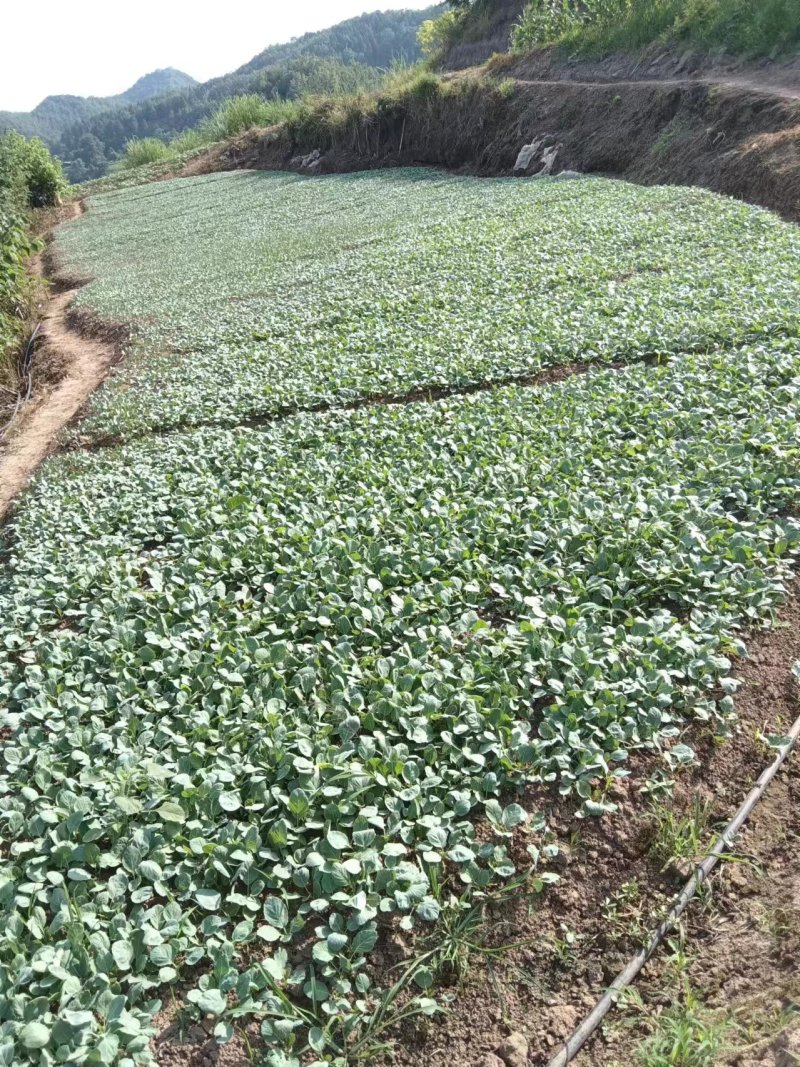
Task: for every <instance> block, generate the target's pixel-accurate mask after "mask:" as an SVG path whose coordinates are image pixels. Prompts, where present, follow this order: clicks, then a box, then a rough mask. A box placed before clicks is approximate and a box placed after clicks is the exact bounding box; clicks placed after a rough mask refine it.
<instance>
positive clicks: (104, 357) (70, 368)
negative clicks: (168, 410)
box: [0, 201, 114, 519]
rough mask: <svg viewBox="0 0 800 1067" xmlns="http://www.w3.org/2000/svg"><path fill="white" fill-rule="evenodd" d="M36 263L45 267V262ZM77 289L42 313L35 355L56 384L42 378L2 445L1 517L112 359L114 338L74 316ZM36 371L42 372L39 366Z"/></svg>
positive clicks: (77, 209) (78, 207)
mask: <svg viewBox="0 0 800 1067" xmlns="http://www.w3.org/2000/svg"><path fill="white" fill-rule="evenodd" d="M82 211H83V207H82V204H81V203H80V202H78V201H76V202H74V203H73V204H72V205H71V213H70V215H69V216H68V217H72V218H74V217H76V216H77V215H80V214H81V213H82ZM34 266H35V267H36V269H38V270H42V266H41V263H40V262H37V263H36V264H34ZM75 291H76V289H75V288H66V289H62V290H60V291H57V292H55V293H54V294H53V295H52V296H51V298H50V299H49V301H48V303H47V306H46V310H45V312H44V314H43V317H42V328H41V333H40V338H41V340H40V341H39V342H38V344H37V354H36V357H35V358H36V362H37V365H39V366H41V365H42V364H43V363H46V364H47V373H46V374H45V375H44V377H46V378H48V379H50V380H55V384H52V385H47V384H43V385H42V387H41V389H40V391H39V393H38V395H37V396H36V397H35V398H34V400H33V401H32V402H31V403H30V405H29V406H28V407H26V408H23V409H22V411H21V413H20V415H19V418H18V423H17V426H16V428H14V429H13V430H12V435H11V437H10V438H9V440H8V442H7V444H6V445H5V446H4V448H3V449H2V451H0V519H2V518H3V517H4V516H5V515H6V513H7V512H8V510H9V508H10V507H11V505H12V503H13V501H14V499H15V497H16V496H17V494H18V493H19V492H20V491H21V490H22V489H23V488H24V487H25V486H26V485H27V483H28V481H29V480H30V478H31V476H32V475H33V473H34V472H35V470H36V468H37V467H38V466H39V464H40V463H41V462H42V461H43V460H44V459H45V458H46V457H47V456H48V455H49V453H50V452H52V451H53V449H54V448H55V446H56V444H57V441H58V437H59V434H60V433H61V431H62V430H63V428H64V427H65V426H66V425H67V424H68V423H69V422H70V421H71V420H72V419H73V418H74V417H75V415H77V414H78V412H79V411H80V409H81V408H82V407H83V405H84V404H85V403H86V401H87V400H88V398H89V397H90V396H91V394H92V393H93V392H94V390H95V389H96V388H97V386H98V385H99V384H100V383H101V382H102V380H103V378H104V377H105V376H106V374H107V372H108V369H109V367H110V365H111V363H112V360H113V355H114V349H113V346H112V345H111V344H109V343H107V342H106V341H104V340H100V339H96V338H92V337H89V336H87V335H86V334H85V333H82V332H81V331H80V330H79V329H78V328H76V325H75V323H74V322H73V321H71V319H70V315H69V305H70V303H71V301H72V298H73V296H74V295H75ZM35 373H36V374H37V377H39V378H41V377H42V375H41V374H40V373H39V371H38V370H36V372H35Z"/></svg>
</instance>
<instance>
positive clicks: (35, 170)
mask: <svg viewBox="0 0 800 1067" xmlns="http://www.w3.org/2000/svg"><path fill="white" fill-rule="evenodd" d="M67 188H68V185H67V181H66V179H65V177H64V171H63V170H62V167H61V161H60V160H58V159H54V158H53V156H52V155H51V154H50V152H49V151H48V149H47V147H46V145H45V144H44V143H43V142H42V141H40V140H39V138H38V137H32V138H31V139H30V140H29V141H28V140H26V139H25V138H24V137H23V136H22V134H19V133H17V132H16V131H15V130H10V131H9V132H8V133H6V134H4V135H3V136H2V137H0V206H2V205H5V207H6V208H13V209H14V210H15V211H18V212H24V211H25V210H26V209H27V208H31V207H49V206H50V205H52V204H57V203H58V202H59V201H60V199H61V196H62V195H63V194H64V193H65V192H66V191H67Z"/></svg>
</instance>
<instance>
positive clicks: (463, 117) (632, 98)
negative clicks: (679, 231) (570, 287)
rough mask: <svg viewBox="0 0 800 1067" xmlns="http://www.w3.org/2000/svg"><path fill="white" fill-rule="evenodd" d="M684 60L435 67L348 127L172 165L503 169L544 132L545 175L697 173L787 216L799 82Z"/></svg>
mask: <svg viewBox="0 0 800 1067" xmlns="http://www.w3.org/2000/svg"><path fill="white" fill-rule="evenodd" d="M688 62H689V61H688V60H687V61H686V63H685V64H684V65H683V67H682V68H681V71H677V70H676V69H675V63H671V64H667V65H665V64H656V66H655V67H654V68H653V67H650V68H648V69H647V70H646V72H645V75H646V76H641V72H639V71H637V70H636V68H635V64H633V63H629V64H627V65H626V64H622V65H620V66H618V67H617V68H611V67H605V66H602V65H600V66H598V64H592V63H588V64H578V63H568V64H566V65H564V64H559V61H558V60H557V58H556V57H554V56H553V55H552V54H548V55H546V56H544V57H541V56H540V57H536V58H535V59H530V58H529V59H525V60H522V61H515V60H514V59H513V58H511V57H508V58H507V59H506V60H505V61H503V62H496V63H494V64H492V65H491V70H490V71H489V73H491V74H492V75H493V77H492V78H487V77H486V76H485V75H486V73H487V71H486V69H485V68H484V69H480V70H472V71H466V72H464V71H462V72H457V73H454V74H451V75H449V79H450V81H451V82H452V83H453V84H452V88H451V91H449V92H445V93H440V94H439V95H438V96H437V97H435V98H433V99H427V98H426V99H425V100H424V101H422V102H420V103H419V104H418V105H414V106H412V108H411V109H410V110H409V112H408V113H407V114H405V115H395V116H388V117H387V116H382V117H381V118H380V119H375V118H374V117H373V118H370V119H369V120H365V122H364V129H363V131H362V132H361V133H360V135H359V136H353V133H352V131H351V130H348V131H346V133H342V134H338V135H337V133H336V132H335V131H334V132H332V133H331V134H330V135H328V137H327V140H324V141H322V142H320V134H319V132H318V131H315V132H314V133H313V134H312V133H310V134H308V135H304V134H300V135H299V136H297V137H292V136H289V135H288V134H287V133H286V132H284V131H282V130H280V129H277V128H276V129H273V130H269V131H263V130H262V131H251V132H250V133H248V134H246V135H244V136H243V137H241V138H239V139H237V140H236V141H235V142H232V143H231V144H227V145H225V146H222V147H218V148H216V149H214V150H213V151H212V152H210V153H209V154H208V155H206V156H201V157H198V158H197V159H195V160H193V161H192V163H191V164H190V166H189V168H188V169H187V171H186V173H191V174H197V173H204V172H207V171H212V170H220V169H223V170H224V169H231V168H235V167H263V168H279V169H285V168H287V166H290V165H292V161H293V160H295V159H297V158H298V157H302V156H303V155H305V154H307V153H312V152H314V151H315V150H318V151H320V152H321V153H322V157H321V159H320V160H319V161H318V162H315V163H314V169H315V170H317V171H318V172H321V173H325V172H329V171H345V170H357V169H363V168H368V167H387V166H397V165H405V166H407V165H409V164H414V163H422V164H434V165H439V166H446V167H452V168H458V169H462V170H464V171H469V172H472V173H478V174H509V173H512V172H513V169H514V164H515V162H516V159H517V156H518V153H519V151H520V149H521V148H522V146H523V145H524V144H527V143H530V142H531V141H533V140H535V139H536V138H539V137H543V136H549V137H550V138H551V139H552V141H553V142H554V143H556V144H558V145H559V146H560V147H559V151H558V157H557V162H556V166H555V167H554V171H553V173H558V172H560V171H563V170H576V171H581V172H583V173H587V174H591V173H602V174H609V175H614V176H617V177H621V178H626V179H628V180H631V181H636V182H643V183H646V184H655V183H671V184H682V185H700V186H704V187H705V188H708V189H712V190H714V191H716V192H720V193H724V194H727V195H729V196H734V197H737V198H739V199H742V200H745V201H747V202H750V203H754V204H760V205H762V206H765V207H768V208H772V209H773V210H775V211H778V212H780V213H781V214H782V215H783V216H784V217H785V218H788V219H792V220H795V221H797V220H798V219H800V81H795V80H794V74H793V68H786V69H785V70H783V73H782V75H781V77H783V79H784V80H783V81H782V82H781V81H776V80H775V79H777V78H778V74H776V73H775V72H774V71H773V72H772V76H770V74H769V72H763V73H762V72H760V70H759V69H749V68H748V69H746V70H737V71H725V72H720V73H716V72H715V71H714V70H712V71H710V72H704V73H702V74H698V75H697V76H695V75H692V74H691V73H687V72H686V71H685V67H686V66H687V65H688ZM677 64H681V60H678V61H677ZM614 70H616V71H617V76H616V77H615V76H614ZM779 73H780V72H779ZM668 74H669V76H667V75H668ZM762 77H763V84H762ZM501 79H506V85H505V86H504V87H503V91H500V90H499V88H498V84H499V81H500V80H501ZM509 79H510V80H511V81H510V82H509V81H508V80H509ZM509 86H510V88H509Z"/></svg>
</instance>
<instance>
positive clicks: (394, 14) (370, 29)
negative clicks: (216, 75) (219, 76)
mask: <svg viewBox="0 0 800 1067" xmlns="http://www.w3.org/2000/svg"><path fill="white" fill-rule="evenodd" d="M442 8H443V5H442V4H440V5H438V7H430V8H428V9H427V10H425V11H373V12H371V13H369V14H366V15H359V16H358V17H357V18H352V19H347V21H346V22H340V23H339V24H338V25H337V26H331V27H330V29H327V30H321V31H319V32H318V33H306V34H303V36H302V37H296V38H295V39H294V40H293V41H289V42H288V43H287V44H275V45H270V47H269V48H265V49H264V51H263V52H259V54H258V55H257V56H255V57H254V58H253V59H251V60H250V62H249V63H245V64H244V66H243V67H239V69H238V70H236V71H234V76H235V75H238V74H253V73H254V72H256V71H259V70H263V69H264V68H265V67H271V66H274V65H275V64H281V63H288V62H291V61H292V60H293V59H297V58H298V57H299V56H317V57H319V58H321V59H337V60H339V61H340V62H341V63H365V64H366V65H367V66H371V67H386V66H388V65H389V64H390V63H392V61H393V60H395V59H407V60H415V59H418V58H419V45H418V44H417V30H418V29H419V27H420V23H422V22H424V21H425V19H430V18H435V17H436V15H438V14H441V9H442Z"/></svg>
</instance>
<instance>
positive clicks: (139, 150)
mask: <svg viewBox="0 0 800 1067" xmlns="http://www.w3.org/2000/svg"><path fill="white" fill-rule="evenodd" d="M174 155H175V152H174V150H173V149H172V148H171V147H170V145H168V144H166V143H165V142H164V141H162V140H160V139H159V138H158V137H140V138H137V139H135V140H133V141H128V143H127V144H126V145H125V154H124V155H123V156H122V158H121V159H120V160H119V161H118V163H117V166H118V168H119V169H120V170H132V169H133V168H134V167H143V166H146V165H147V164H150V163H161V162H163V161H164V160H167V159H172V157H173V156H174Z"/></svg>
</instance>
